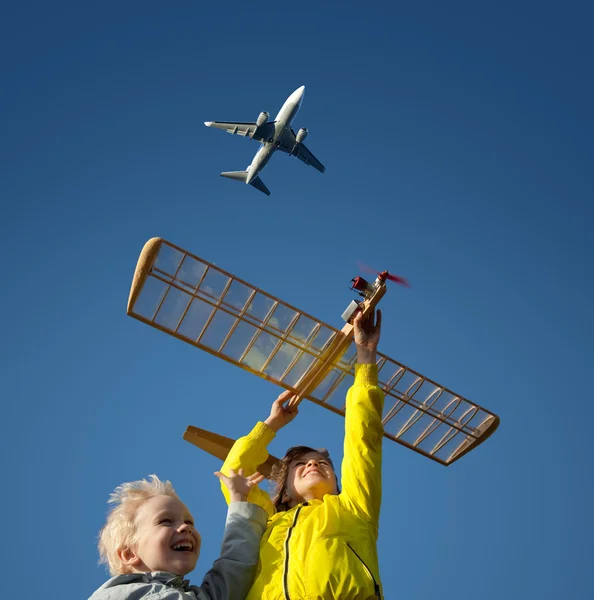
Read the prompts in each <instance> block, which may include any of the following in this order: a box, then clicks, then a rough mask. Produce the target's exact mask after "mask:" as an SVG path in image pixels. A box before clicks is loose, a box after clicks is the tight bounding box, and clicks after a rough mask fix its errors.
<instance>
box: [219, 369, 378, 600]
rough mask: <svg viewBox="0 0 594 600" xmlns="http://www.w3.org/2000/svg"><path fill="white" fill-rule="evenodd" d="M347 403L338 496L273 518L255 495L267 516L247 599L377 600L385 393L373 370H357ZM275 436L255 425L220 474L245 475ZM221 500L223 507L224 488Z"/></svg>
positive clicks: (266, 500)
mask: <svg viewBox="0 0 594 600" xmlns="http://www.w3.org/2000/svg"><path fill="white" fill-rule="evenodd" d="M355 373H356V375H355V382H354V385H353V386H352V387H351V388H350V389H349V392H348V394H347V401H346V418H345V438H344V458H343V462H342V481H341V488H342V491H341V493H340V494H338V495H336V496H333V495H326V496H324V498H323V500H313V501H310V502H304V503H303V504H299V505H297V506H295V507H293V508H292V509H291V510H288V511H286V512H279V513H275V509H274V507H273V506H272V502H271V501H270V497H269V496H268V494H267V493H266V492H265V491H263V490H260V489H254V490H253V492H252V493H251V494H250V498H249V499H250V502H254V503H255V504H259V505H260V506H262V507H263V508H264V509H265V510H267V511H268V514H269V515H270V520H269V521H268V525H267V527H266V531H265V532H264V535H263V537H262V541H261V543H260V562H259V565H258V571H257V574H256V579H255V581H254V584H253V586H252V588H251V590H250V592H249V594H248V596H247V599H246V600H260V599H262V600H334V599H340V600H351V599H352V600H355V599H356V600H366V599H373V600H377V599H378V598H382V597H383V594H382V592H381V583H380V579H379V567H378V559H377V547H376V544H377V535H378V522H379V513H380V504H381V489H382V487H381V463H382V435H383V427H382V423H381V419H382V410H383V403H384V394H383V392H382V390H381V389H380V388H379V387H378V385H377V365H356V367H355ZM274 436H275V433H274V431H273V430H272V429H271V428H270V427H268V426H267V425H265V424H264V423H258V424H257V425H256V426H255V427H254V429H253V430H252V431H251V432H250V433H249V435H247V436H245V437H243V438H240V439H238V440H237V442H235V445H234V446H233V448H232V449H231V451H230V452H229V456H228V457H227V460H226V461H225V464H224V465H223V468H222V471H223V472H224V473H228V472H229V469H230V468H231V469H235V470H237V469H239V468H243V469H244V472H245V474H246V475H250V474H251V473H253V472H254V471H255V470H256V468H257V466H258V465H260V464H262V463H263V462H264V461H265V460H266V459H267V457H268V451H267V450H266V447H267V445H268V444H269V443H270V441H271V440H272V439H273V438H274ZM222 490H223V493H224V494H225V497H226V499H227V502H228V501H229V496H228V492H227V489H226V488H225V487H224V486H222Z"/></svg>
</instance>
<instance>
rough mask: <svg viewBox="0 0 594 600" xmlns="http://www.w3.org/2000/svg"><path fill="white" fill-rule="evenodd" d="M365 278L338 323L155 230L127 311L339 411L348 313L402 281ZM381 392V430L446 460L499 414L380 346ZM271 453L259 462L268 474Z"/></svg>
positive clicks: (200, 441) (347, 382) (212, 446)
mask: <svg viewBox="0 0 594 600" xmlns="http://www.w3.org/2000/svg"><path fill="white" fill-rule="evenodd" d="M376 275H377V277H376V279H375V281H374V282H372V283H368V282H367V281H365V280H364V279H363V278H362V277H356V278H355V279H353V281H352V289H353V290H355V291H356V292H357V293H358V294H359V295H360V296H362V297H363V301H362V302H357V301H352V302H351V303H350V305H349V306H348V307H347V309H346V310H345V312H344V313H343V315H342V316H343V319H344V320H345V321H346V325H345V326H344V327H343V328H342V330H338V329H335V328H334V327H331V326H330V325H326V324H325V323H323V322H321V321H320V320H318V319H316V318H314V317H312V316H310V315H308V314H306V313H304V312H302V311H300V310H298V309H296V308H295V307H293V306H291V305H289V304H286V303H285V302H283V301H281V300H279V299H278V298H275V297H273V296H271V295H270V294H267V293H266V292H264V291H262V290H260V289H258V288H256V287H255V286H253V285H251V284H249V283H246V282H245V281H242V280H241V279H237V278H236V277H234V276H233V275H231V274H230V273H228V272H226V271H223V270H221V269H219V268H218V267H216V266H214V265H213V264H211V263H209V262H207V261H205V260H203V259H201V258H198V257H197V256H194V255H192V254H190V253H189V252H187V251H186V250H182V249H181V248H179V247H178V246H174V245H173V244H171V243H169V242H166V241H165V240H163V239H161V238H153V239H151V240H149V241H148V242H147V243H146V244H145V246H144V248H143V250H142V252H141V254H140V258H139V260H138V264H137V266H136V270H135V273H134V279H133V282H132V288H131V290H130V298H129V301H128V310H127V312H128V315H130V316H132V317H135V318H136V319H139V320H140V321H142V322H144V323H146V324H148V325H151V326H152V327H155V328H157V329H159V330H161V331H163V332H165V333H168V334H169V335H172V336H174V337H176V338H178V339H180V340H182V341H184V342H187V343H189V344H191V345H193V346H195V347H197V348H200V349H201V350H205V351H206V352H209V353H210V354H214V355H215V356H218V357H219V358H222V359H224V360H226V361H228V362H230V363H232V364H234V365H237V366H238V367H241V368H242V369H244V370H246V371H248V372H250V373H253V374H254V375H258V376H259V377H263V378H265V379H267V380H268V381H271V382H274V383H276V384H278V385H280V386H281V387H283V388H285V389H287V390H292V391H294V392H295V394H297V395H299V396H300V397H302V398H307V399H308V400H310V401H312V402H315V403H316V404H318V405H319V406H323V407H324V408H326V409H328V410H331V411H332V412H335V413H337V414H339V415H343V416H344V413H345V399H346V392H347V390H348V388H349V387H350V386H351V385H352V382H353V378H354V372H355V361H356V348H355V343H354V341H353V329H354V328H353V325H352V317H353V315H354V314H355V312H356V311H357V310H358V309H361V310H362V311H363V313H364V314H365V313H366V312H368V311H372V310H374V308H375V306H376V305H377V303H378V302H379V300H380V299H381V298H382V297H383V295H384V294H385V293H386V289H387V288H386V283H387V281H390V280H391V281H396V282H398V283H405V284H406V282H405V281H404V280H402V279H400V278H398V277H396V276H394V275H390V274H388V272H387V271H383V272H381V273H377V274H376ZM378 373H379V384H380V386H381V387H382V389H383V390H384V393H385V398H386V399H385V406H384V412H383V425H384V436H385V437H387V438H388V439H390V440H393V441H395V442H398V443H399V444H402V445H403V446H405V447H406V448H409V449H411V450H414V451H415V452H418V453H419V454H422V455H423V456H426V457H428V458H431V459H432V460H435V461H436V462H438V463H440V464H442V465H446V466H447V465H450V464H452V463H453V462H455V461H456V460H458V459H459V458H461V457H462V456H464V455H465V454H466V453H468V452H470V451H471V450H473V449H474V448H476V447H477V446H478V445H479V444H481V443H482V442H484V441H485V440H486V439H487V438H488V437H489V436H490V435H491V434H492V433H493V432H494V431H495V430H496V429H497V427H498V426H499V417H497V416H496V415H494V414H493V413H491V412H490V411H488V410H486V409H484V408H482V407H480V406H479V405H478V404H475V403H473V402H470V401H469V400H467V399H465V398H463V397H462V396H460V395H458V394H455V393H453V392H451V391H450V390H448V389H447V388H445V387H443V386H442V385H439V384H438V383H435V382H434V381H432V380H430V379H428V378H426V377H424V376H423V375H421V374H419V373H417V372H416V371H413V370H412V369H410V368H408V367H406V366H405V365H403V364H401V363H399V362H398V361H395V360H393V359H391V358H389V357H388V356H386V355H385V354H381V353H378ZM184 439H186V440H188V441H190V442H191V443H193V444H195V445H196V446H199V447H200V448H202V449H204V450H206V451H208V452H210V453H211V454H213V455H215V456H217V457H219V458H221V459H223V460H224V458H225V457H226V456H227V453H228V451H229V449H230V448H231V446H232V445H233V442H234V440H232V439H230V438H226V437H223V436H220V435H218V434H215V433H211V432H208V431H205V430H202V429H198V428H196V427H188V429H187V431H186V433H185V434H184ZM275 461H276V459H275V458H274V457H270V458H269V460H268V461H267V463H266V464H265V465H262V466H261V467H260V472H261V473H263V474H265V475H268V473H269V472H270V467H271V466H272V464H274V462H275Z"/></svg>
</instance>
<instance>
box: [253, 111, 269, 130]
mask: <svg viewBox="0 0 594 600" xmlns="http://www.w3.org/2000/svg"><path fill="white" fill-rule="evenodd" d="M269 116H270V115H269V114H268V113H267V112H261V113H260V114H259V115H258V120H257V121H256V125H257V126H258V127H262V125H264V123H266V121H268V117H269Z"/></svg>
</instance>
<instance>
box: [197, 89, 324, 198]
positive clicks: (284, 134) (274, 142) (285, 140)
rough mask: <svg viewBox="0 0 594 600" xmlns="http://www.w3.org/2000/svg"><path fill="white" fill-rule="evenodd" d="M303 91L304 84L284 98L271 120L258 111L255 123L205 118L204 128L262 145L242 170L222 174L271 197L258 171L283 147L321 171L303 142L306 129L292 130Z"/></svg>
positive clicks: (322, 166)
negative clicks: (234, 135) (248, 139)
mask: <svg viewBox="0 0 594 600" xmlns="http://www.w3.org/2000/svg"><path fill="white" fill-rule="evenodd" d="M304 94H305V86H304V85H302V86H301V87H300V88H298V89H296V90H295V91H294V92H293V93H292V94H291V95H290V96H289V97H288V98H287V100H286V101H285V103H284V104H283V106H282V108H281V109H280V111H279V113H278V115H276V118H275V119H274V121H269V120H268V117H269V116H270V115H269V114H268V113H267V112H261V113H260V115H259V116H258V119H257V120H256V122H255V123H234V122H223V121H205V123H204V124H205V125H206V126H207V127H215V128H216V129H223V130H224V131H228V132H229V133H231V134H234V133H235V134H237V135H242V136H244V137H246V136H247V137H249V138H250V139H252V140H256V141H258V142H260V143H261V144H262V147H261V148H260V149H259V150H258V152H256V155H255V156H254V159H253V160H252V163H251V164H250V165H249V166H248V167H247V168H246V170H245V171H226V172H223V173H221V177H227V178H228V179H235V180H236V181H243V182H244V183H247V184H249V185H252V186H254V187H255V188H256V189H257V190H260V191H261V192H264V193H265V194H266V195H267V196H270V190H269V189H268V188H267V187H266V185H265V184H264V182H263V181H262V179H261V178H260V175H259V174H260V172H261V171H262V169H263V168H264V167H265V166H266V165H267V164H268V162H269V161H270V159H271V158H272V155H273V154H274V153H275V152H276V151H277V150H282V151H283V152H286V153H287V154H289V155H290V156H296V157H297V158H298V159H299V160H301V161H303V162H304V163H305V164H306V165H311V166H312V167H313V168H314V169H317V170H318V171H320V173H323V172H324V171H325V170H326V167H324V165H323V164H322V163H321V162H320V161H319V160H318V159H317V158H316V157H315V156H314V155H313V154H312V153H311V152H310V151H309V150H308V149H307V147H306V146H305V144H304V143H303V140H304V139H305V138H306V137H307V129H305V128H304V127H302V128H301V129H300V130H299V131H298V132H297V133H295V132H294V131H293V129H291V122H292V121H293V119H294V118H295V115H296V114H297V112H298V111H299V108H300V107H301V103H302V102H303V95H304Z"/></svg>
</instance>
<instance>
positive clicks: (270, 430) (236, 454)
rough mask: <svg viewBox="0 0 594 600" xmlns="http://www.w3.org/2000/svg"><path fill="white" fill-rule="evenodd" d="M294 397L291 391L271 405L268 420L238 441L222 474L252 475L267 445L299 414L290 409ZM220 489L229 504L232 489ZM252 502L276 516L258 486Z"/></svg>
mask: <svg viewBox="0 0 594 600" xmlns="http://www.w3.org/2000/svg"><path fill="white" fill-rule="evenodd" d="M292 397H293V394H292V393H291V392H288V391H287V392H283V393H282V394H281V395H280V396H279V397H278V398H277V399H276V400H275V401H274V402H273V404H272V408H271V409H270V415H269V417H268V418H267V419H266V420H265V421H264V422H262V421H260V422H259V423H257V424H256V426H255V427H254V428H253V429H252V431H251V432H250V433H249V434H248V435H246V436H244V437H241V438H239V439H238V440H237V441H236V442H235V444H233V447H232V448H231V450H230V451H229V454H228V455H227V458H226V460H225V463H224V464H223V466H222V468H221V473H223V474H225V475H229V474H230V473H231V471H232V470H233V471H238V470H239V469H243V472H244V473H247V474H248V475H251V474H252V473H255V472H256V469H257V468H258V467H259V466H260V465H261V464H262V463H264V462H266V459H267V458H268V450H267V447H268V444H269V443H270V442H271V441H272V440H273V439H274V437H275V435H276V432H277V431H278V430H279V429H281V428H282V427H284V426H285V425H287V424H288V423H290V422H291V421H292V420H293V419H294V418H295V416H296V415H297V412H298V410H297V407H289V406H288V404H289V401H290V400H291V398H292ZM221 489H222V491H223V494H224V496H225V499H226V500H227V502H230V501H231V499H230V494H229V490H227V488H226V487H225V486H224V485H222V486H221ZM249 500H250V502H253V503H254V504H257V505H258V506H261V507H262V508H263V509H264V510H266V511H267V512H268V514H269V515H270V516H272V515H273V514H274V513H275V510H274V507H273V506H272V502H271V501H270V496H269V495H268V494H267V493H266V492H265V491H264V490H261V489H260V488H258V487H254V488H253V489H252V490H251V491H250V496H249Z"/></svg>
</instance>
